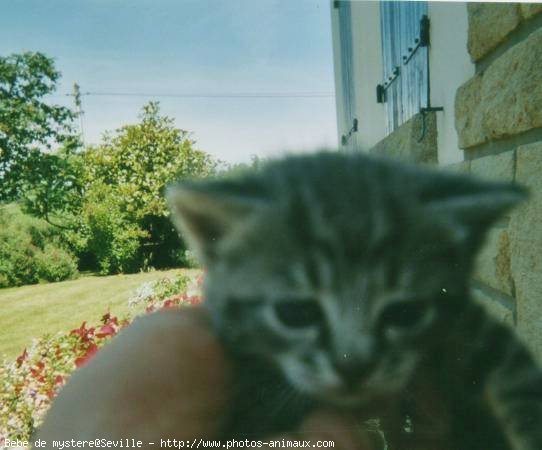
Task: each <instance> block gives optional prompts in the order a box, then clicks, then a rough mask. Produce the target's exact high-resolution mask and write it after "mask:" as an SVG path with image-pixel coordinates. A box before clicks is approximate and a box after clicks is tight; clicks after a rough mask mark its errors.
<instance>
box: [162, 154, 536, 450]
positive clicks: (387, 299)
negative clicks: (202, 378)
mask: <svg viewBox="0 0 542 450" xmlns="http://www.w3.org/2000/svg"><path fill="white" fill-rule="evenodd" d="M524 197H525V193H524V191H523V190H522V189H520V188H519V187H517V186H514V185H510V184H501V183H488V182H482V181H478V180H475V179H470V178H466V177H462V176H457V175H452V174H448V173H443V172H438V171H430V170H422V169H420V168H418V167H410V166H406V165H400V164H398V163H396V162H392V161H388V160H380V159H374V158H371V157H368V156H364V155H362V154H350V155H346V154H342V153H332V152H323V153H318V154H314V155H308V156H293V157H288V158H286V159H283V160H280V161H277V162H274V163H270V164H268V165H267V166H266V167H265V168H264V169H263V170H261V171H259V172H258V173H251V174H245V175H243V176H241V177H238V178H235V179H222V180H214V181H203V182H190V183H184V184H181V185H179V186H177V187H174V188H172V189H170V191H169V201H170V204H171V207H172V209H173V216H174V219H175V220H176V223H177V225H178V226H179V228H180V230H181V231H182V233H183V234H184V236H185V238H186V239H187V241H188V243H189V244H190V245H191V247H192V248H193V249H194V251H196V253H197V254H198V255H199V257H200V258H201V260H202V261H203V263H204V264H205V266H206V267H207V276H206V282H205V295H206V305H207V307H208V308H209V309H210V312H211V315H212V317H213V319H214V323H215V325H216V328H217V332H218V333H219V334H220V336H221V337H222V339H223V342H224V343H225V345H226V347H227V349H228V350H229V351H230V352H231V353H232V358H233V359H234V360H235V361H237V363H238V364H239V366H240V367H239V373H240V374H242V376H243V380H242V382H241V383H240V386H239V401H238V405H239V408H238V412H237V414H236V415H234V418H233V419H232V423H231V424H230V425H229V430H228V432H229V433H234V434H235V433H237V434H243V433H244V434H245V435H250V434H252V435H254V434H264V433H267V432H270V431H276V430H279V429H282V430H284V429H286V428H292V427H295V426H296V424H297V422H298V421H299V419H300V418H301V417H302V416H303V415H304V414H306V412H307V411H308V410H309V409H310V408H312V407H314V406H315V405H318V404H322V405H328V406H329V405H331V406H333V407H335V408H339V409H346V410H350V411H354V412H359V413H360V415H362V414H365V415H367V416H368V417H370V416H371V415H373V416H378V417H379V418H380V419H381V420H382V422H383V427H384V431H385V433H386V435H387V436H388V437H389V439H390V440H391V443H392V445H395V447H394V448H431V447H433V449H434V445H436V444H435V443H436V442H439V445H440V447H439V448H444V447H446V448H450V449H455V450H501V449H513V450H520V449H521V450H540V449H542V372H541V371H540V370H539V369H538V368H537V367H536V366H535V364H534V362H533V360H532V358H531V356H530V355H529V353H528V352H527V350H526V349H525V348H524V347H523V346H522V345H521V344H520V343H519V341H518V340H517V339H516V337H515V336H514V334H513V333H512V332H511V331H510V330H509V329H508V328H506V327H504V326H502V325H500V324H499V323H497V322H495V321H493V320H492V319H491V318H490V317H488V316H487V315H486V314H485V312H484V310H483V309H482V308H481V307H480V306H478V305H477V304H476V303H474V302H473V301H472V300H471V298H470V296H469V288H468V285H469V278H470V274H471V269H472V266H473V261H474V259H475V255H476V252H477V250H478V249H479V247H480V245H481V244H482V242H483V239H484V235H485V233H486V231H487V230H488V229H489V227H490V226H491V225H492V224H493V223H494V222H495V221H496V220H497V219H498V218H499V217H500V216H501V215H502V214H503V213H504V212H505V211H507V210H508V209H509V208H511V207H512V206H514V205H515V204H516V203H518V202H520V201H521V200H523V199H524ZM258 405H261V406H262V407H260V408H258ZM406 415H408V419H409V421H411V424H412V427H413V428H412V427H411V429H409V431H410V433H406V432H404V430H403V419H404V417H405V416H406ZM435 427H437V428H438V429H437V428H435ZM435 436H436V437H435ZM413 446H415V447H413Z"/></svg>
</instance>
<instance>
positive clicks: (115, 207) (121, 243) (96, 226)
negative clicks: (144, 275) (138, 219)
mask: <svg viewBox="0 0 542 450" xmlns="http://www.w3.org/2000/svg"><path fill="white" fill-rule="evenodd" d="M120 202H121V200H120V196H119V195H117V192H116V190H115V189H114V188H113V187H111V186H107V185H105V184H98V183H97V184H96V185H95V186H94V187H93V189H92V190H91V191H90V192H89V193H88V195H87V203H86V204H85V205H84V208H83V214H82V217H83V220H84V225H85V233H86V237H87V240H86V248H87V250H88V251H89V252H90V253H92V254H93V255H94V257H95V259H96V263H97V264H98V267H99V270H100V273H101V274H103V275H106V274H110V273H118V272H132V271H136V270H137V269H139V268H140V267H141V261H140V259H139V256H140V254H139V248H140V245H141V243H140V241H141V239H142V238H143V237H145V236H146V233H145V232H144V231H143V230H141V229H140V228H139V226H138V225H137V223H135V222H133V221H131V220H130V219H129V218H127V217H126V215H125V214H123V211H122V207H121V203H120Z"/></svg>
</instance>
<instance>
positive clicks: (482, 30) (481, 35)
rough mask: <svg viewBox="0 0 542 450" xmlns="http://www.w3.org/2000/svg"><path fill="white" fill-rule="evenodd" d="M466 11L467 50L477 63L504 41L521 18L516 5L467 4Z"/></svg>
mask: <svg viewBox="0 0 542 450" xmlns="http://www.w3.org/2000/svg"><path fill="white" fill-rule="evenodd" d="M467 11H468V15H469V36H468V41H467V48H468V50H469V53H470V56H471V58H472V59H473V61H479V60H480V59H481V58H483V57H484V56H486V55H487V54H488V53H489V52H491V50H493V49H494V48H495V47H497V46H498V45H499V44H500V43H501V42H502V41H504V39H505V38H506V36H508V35H509V34H510V33H511V32H512V31H514V30H515V29H516V28H517V26H518V25H519V24H520V22H521V18H522V17H521V11H520V8H519V4H518V3H467Z"/></svg>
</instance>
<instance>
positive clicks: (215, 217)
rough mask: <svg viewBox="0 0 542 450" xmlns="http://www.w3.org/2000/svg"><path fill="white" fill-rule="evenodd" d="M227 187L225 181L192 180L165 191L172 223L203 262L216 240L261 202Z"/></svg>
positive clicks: (209, 256)
mask: <svg viewBox="0 0 542 450" xmlns="http://www.w3.org/2000/svg"><path fill="white" fill-rule="evenodd" d="M228 188H229V186H228V183H220V182H200V183H197V182H194V183H182V184H178V185H173V186H170V187H169V188H168V189H167V192H166V198H167V201H168V204H169V207H170V209H171V212H172V214H171V216H172V220H173V223H174V224H175V225H176V227H177V229H178V230H179V232H180V233H181V235H182V236H183V237H184V238H185V239H186V241H187V244H188V246H189V247H190V248H191V249H192V250H193V251H194V252H195V254H196V256H197V257H198V258H199V260H200V261H201V262H202V263H204V264H207V263H208V262H209V261H210V260H212V259H213V257H214V255H215V250H216V247H217V245H218V244H219V243H220V241H221V240H222V239H224V237H225V236H227V235H228V234H229V233H231V232H232V231H233V230H234V229H235V228H236V227H238V226H239V225H240V224H241V223H243V221H244V220H245V219H246V218H247V216H248V215H249V214H251V213H253V212H255V210H257V209H258V208H260V207H261V206H262V204H263V201H259V200H257V199H255V198H254V197H250V196H247V195H243V194H242V193H240V192H236V191H235V190H233V192H231V189H228Z"/></svg>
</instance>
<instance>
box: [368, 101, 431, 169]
mask: <svg viewBox="0 0 542 450" xmlns="http://www.w3.org/2000/svg"><path fill="white" fill-rule="evenodd" d="M437 149H438V148H437V120H436V116H435V113H434V112H431V113H427V114H425V118H424V117H423V115H422V114H416V115H415V116H414V117H412V118H411V119H409V120H408V121H407V122H405V123H404V124H403V125H401V126H400V127H399V128H397V129H396V130H395V131H394V132H393V133H391V134H390V135H388V136H387V137H385V138H384V139H382V140H381V141H380V142H379V143H378V144H376V145H375V146H374V147H373V148H371V149H370V150H369V152H370V153H373V154H376V155H382V156H388V157H392V158H397V159H400V160H402V161H407V162H412V163H425V164H437V162H438V150H437Z"/></svg>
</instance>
